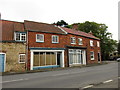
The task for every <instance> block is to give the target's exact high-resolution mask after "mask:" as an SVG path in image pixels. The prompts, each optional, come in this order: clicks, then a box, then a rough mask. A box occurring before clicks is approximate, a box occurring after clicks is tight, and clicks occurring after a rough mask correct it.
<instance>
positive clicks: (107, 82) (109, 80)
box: [103, 80, 113, 83]
mask: <svg viewBox="0 0 120 90" xmlns="http://www.w3.org/2000/svg"><path fill="white" fill-rule="evenodd" d="M112 81H113V80H107V81H104V82H103V83H109V82H112Z"/></svg>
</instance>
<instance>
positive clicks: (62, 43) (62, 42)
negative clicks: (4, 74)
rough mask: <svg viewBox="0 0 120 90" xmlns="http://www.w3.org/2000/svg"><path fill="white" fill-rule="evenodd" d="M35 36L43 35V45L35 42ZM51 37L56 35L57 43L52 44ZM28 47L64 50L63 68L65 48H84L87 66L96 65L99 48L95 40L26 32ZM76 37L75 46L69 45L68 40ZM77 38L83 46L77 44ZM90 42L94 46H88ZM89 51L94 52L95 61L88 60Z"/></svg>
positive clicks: (66, 54) (66, 56)
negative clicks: (57, 37)
mask: <svg viewBox="0 0 120 90" xmlns="http://www.w3.org/2000/svg"><path fill="white" fill-rule="evenodd" d="M36 34H44V43H40V42H36ZM52 35H58V36H59V43H55V44H53V43H52ZM28 37H29V38H28V46H29V47H46V48H65V55H64V56H65V57H64V59H65V66H66V67H68V66H69V65H68V58H69V57H68V51H67V47H66V46H77V47H86V58H87V64H90V63H98V57H97V56H98V55H97V54H98V52H100V47H97V41H99V40H95V39H90V38H86V37H82V36H77V35H72V34H67V35H61V34H51V33H42V32H31V31H29V32H28ZM71 37H76V44H71V43H70V42H71V41H70V38H71ZM78 38H82V39H83V45H79V44H78ZM90 40H93V41H94V46H93V47H91V46H90ZM90 51H94V54H95V59H94V60H90ZM28 67H30V51H28Z"/></svg>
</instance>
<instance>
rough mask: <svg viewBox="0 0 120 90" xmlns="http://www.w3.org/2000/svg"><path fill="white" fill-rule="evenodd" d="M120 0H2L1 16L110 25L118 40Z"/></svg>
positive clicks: (12, 19)
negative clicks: (119, 6)
mask: <svg viewBox="0 0 120 90" xmlns="http://www.w3.org/2000/svg"><path fill="white" fill-rule="evenodd" d="M119 1H120V0H0V13H1V18H2V19H4V20H11V21H18V22H23V21H24V20H30V21H36V22H43V23H50V24H51V23H53V22H57V21H60V20H64V21H66V22H67V23H68V24H73V23H83V22H85V21H91V22H92V21H94V22H97V23H103V24H106V25H107V26H108V32H111V33H112V34H113V39H114V40H118V2H119Z"/></svg>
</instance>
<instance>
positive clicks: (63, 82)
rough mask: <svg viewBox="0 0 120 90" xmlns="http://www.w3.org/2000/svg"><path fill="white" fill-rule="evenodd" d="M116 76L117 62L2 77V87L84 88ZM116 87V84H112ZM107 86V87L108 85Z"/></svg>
mask: <svg viewBox="0 0 120 90" xmlns="http://www.w3.org/2000/svg"><path fill="white" fill-rule="evenodd" d="M114 78H118V63H117V62H112V63H109V64H105V65H99V66H92V67H85V68H69V69H65V70H58V71H49V72H38V73H29V74H19V75H9V76H3V77H2V82H0V83H2V88H84V87H86V86H88V85H91V84H95V83H100V82H103V81H107V80H111V79H114ZM114 87H116V88H117V87H118V85H116V86H114ZM108 88H109V87H108Z"/></svg>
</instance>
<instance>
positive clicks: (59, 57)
mask: <svg viewBox="0 0 120 90" xmlns="http://www.w3.org/2000/svg"><path fill="white" fill-rule="evenodd" d="M61 54H62V53H61V52H58V53H57V65H60V61H61Z"/></svg>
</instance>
